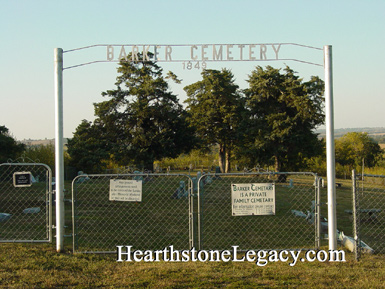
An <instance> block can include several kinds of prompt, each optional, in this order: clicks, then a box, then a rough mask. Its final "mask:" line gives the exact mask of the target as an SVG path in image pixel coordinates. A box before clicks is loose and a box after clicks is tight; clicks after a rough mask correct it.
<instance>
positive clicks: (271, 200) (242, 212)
mask: <svg viewBox="0 0 385 289" xmlns="http://www.w3.org/2000/svg"><path fill="white" fill-rule="evenodd" d="M231 205H232V215H233V216H250V215H275V185H274V184H273V183H266V184H265V183H259V184H258V183H252V184H231Z"/></svg>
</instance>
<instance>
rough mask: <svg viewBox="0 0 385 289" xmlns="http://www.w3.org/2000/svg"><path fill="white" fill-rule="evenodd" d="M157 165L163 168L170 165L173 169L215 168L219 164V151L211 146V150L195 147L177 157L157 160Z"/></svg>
mask: <svg viewBox="0 0 385 289" xmlns="http://www.w3.org/2000/svg"><path fill="white" fill-rule="evenodd" d="M156 165H157V166H158V167H159V168H162V169H165V168H168V167H170V168H171V169H173V170H190V169H191V170H197V169H209V170H210V169H212V170H214V169H215V167H216V166H217V165H218V152H217V150H216V148H211V150H210V152H202V151H201V150H198V149H195V150H192V151H191V152H190V153H189V154H181V155H179V156H178V157H177V158H164V159H162V160H160V161H157V162H156Z"/></svg>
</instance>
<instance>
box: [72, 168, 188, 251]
mask: <svg viewBox="0 0 385 289" xmlns="http://www.w3.org/2000/svg"><path fill="white" fill-rule="evenodd" d="M191 187H192V182H191V178H190V177H189V176H186V175H179V174H122V175H80V176H78V177H76V178H75V179H74V180H73V182H72V204H73V218H72V219H73V250H74V252H88V253H113V252H116V250H117V249H116V246H119V245H123V246H124V245H131V246H133V248H135V249H138V250H162V249H163V248H165V247H167V246H169V245H173V246H174V248H175V249H176V250H182V249H189V248H192V247H193V246H194V238H193V236H194V232H193V231H194V226H193V212H192V207H193V199H192V194H191V192H192V190H191Z"/></svg>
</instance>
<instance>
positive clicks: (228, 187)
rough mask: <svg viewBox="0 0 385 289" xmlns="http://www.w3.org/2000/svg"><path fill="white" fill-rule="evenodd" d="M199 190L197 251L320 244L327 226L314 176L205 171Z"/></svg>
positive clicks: (303, 246)
mask: <svg viewBox="0 0 385 289" xmlns="http://www.w3.org/2000/svg"><path fill="white" fill-rule="evenodd" d="M198 190H199V204H200V206H199V212H198V223H199V224H198V228H199V238H198V239H199V241H198V244H199V249H205V250H212V249H213V250H225V249H229V248H231V246H234V245H237V246H239V249H240V250H249V249H290V248H292V249H305V248H319V242H320V231H321V229H323V230H325V226H324V227H322V226H321V222H320V213H319V178H318V177H317V176H316V175H315V174H312V173H250V174H215V175H204V176H202V177H201V178H200V179H199V182H198ZM326 230H327V225H326Z"/></svg>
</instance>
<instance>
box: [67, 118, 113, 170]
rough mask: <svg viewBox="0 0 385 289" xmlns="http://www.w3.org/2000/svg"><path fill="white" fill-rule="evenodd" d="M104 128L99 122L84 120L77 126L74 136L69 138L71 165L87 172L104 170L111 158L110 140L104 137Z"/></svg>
mask: <svg viewBox="0 0 385 289" xmlns="http://www.w3.org/2000/svg"><path fill="white" fill-rule="evenodd" d="M102 131H103V128H101V127H100V126H98V124H97V123H94V124H92V123H91V122H88V121H87V120H83V121H82V122H81V123H80V124H79V126H78V127H77V128H76V131H75V133H74V137H73V138H72V139H69V140H68V153H69V155H70V156H71V160H70V165H71V166H74V167H76V168H77V169H78V170H83V171H85V172H87V173H100V172H103V170H104V169H105V166H106V161H107V160H108V159H109V157H110V155H109V152H108V150H109V148H110V145H109V141H108V140H106V139H104V138H102V137H101V136H102V135H103V134H102Z"/></svg>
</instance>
